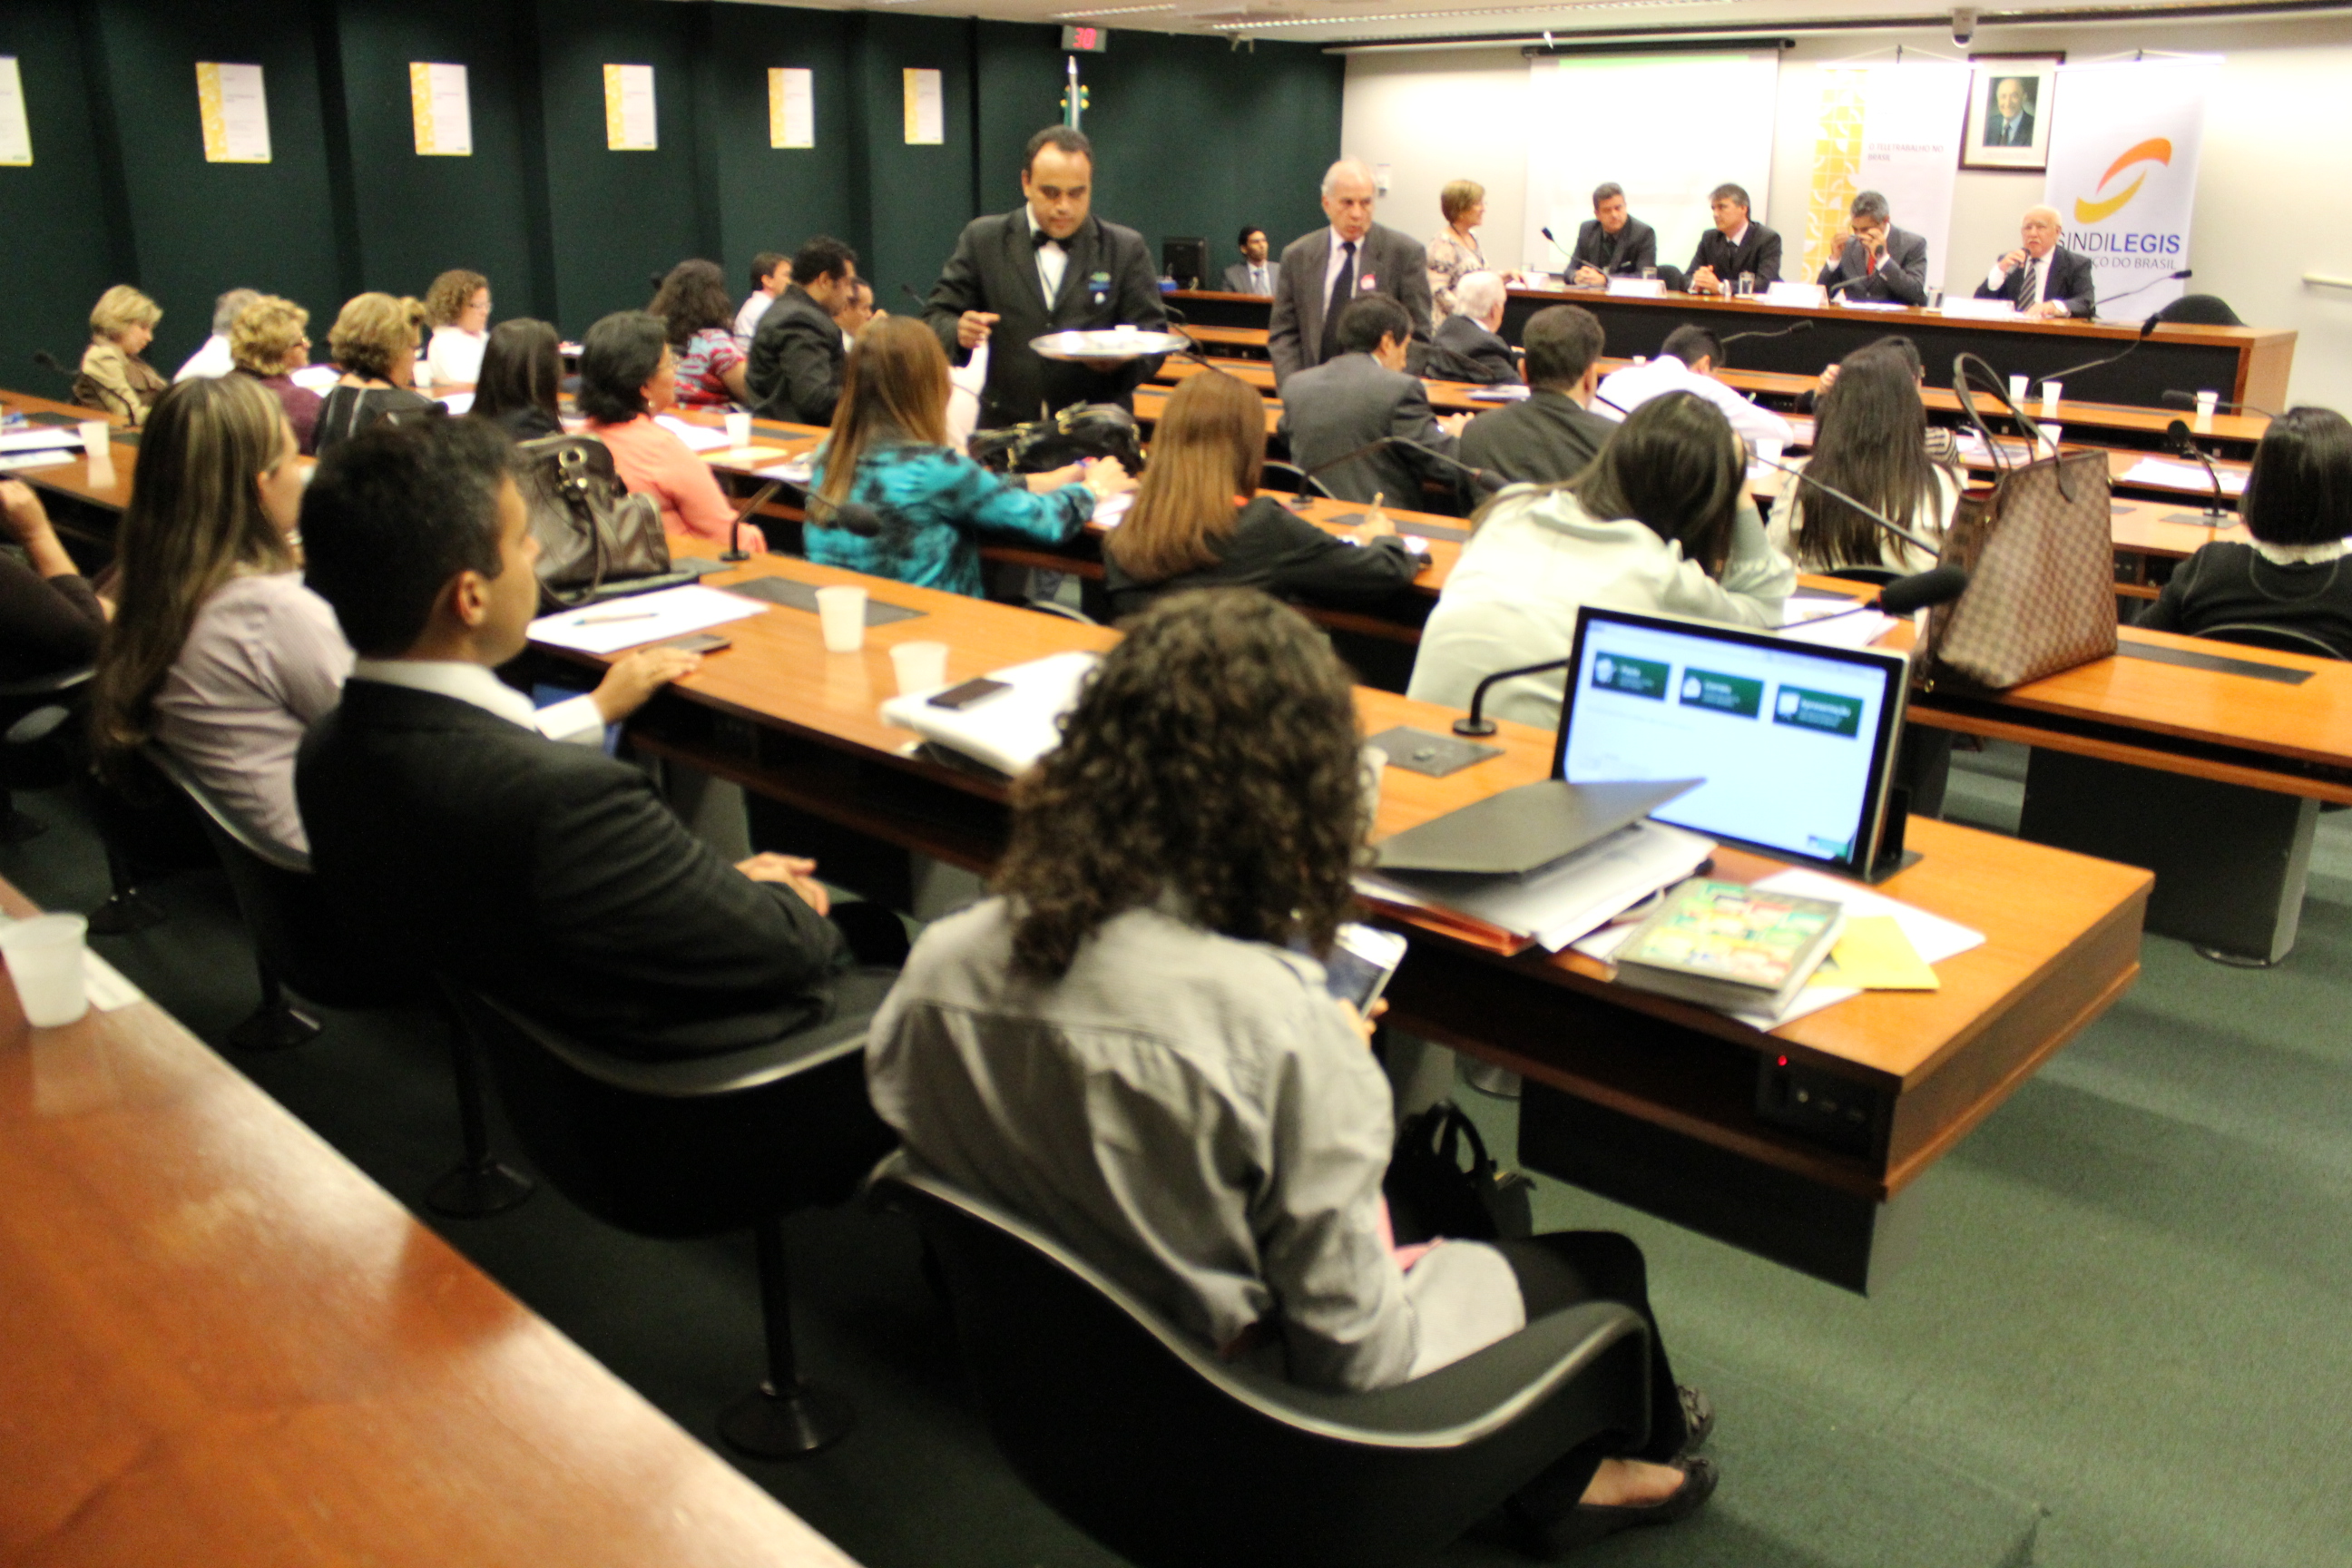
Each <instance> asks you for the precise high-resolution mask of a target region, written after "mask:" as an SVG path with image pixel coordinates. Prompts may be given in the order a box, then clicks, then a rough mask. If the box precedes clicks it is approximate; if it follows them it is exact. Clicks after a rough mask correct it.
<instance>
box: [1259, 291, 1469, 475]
mask: <svg viewBox="0 0 2352 1568" xmlns="http://www.w3.org/2000/svg"><path fill="white" fill-rule="evenodd" d="M1411 343H1412V317H1410V316H1408V315H1406V314H1405V310H1404V307H1403V306H1402V305H1400V304H1398V303H1397V302H1396V301H1395V300H1391V299H1390V298H1389V297H1388V296H1386V295H1384V294H1368V295H1366V296H1364V297H1363V298H1362V299H1360V300H1351V301H1350V302H1349V304H1348V306H1347V307H1346V308H1345V309H1344V310H1341V311H1340V312H1339V332H1338V334H1337V347H1338V348H1339V353H1338V354H1336V355H1335V356H1334V357H1333V358H1332V359H1331V360H1330V361H1329V362H1328V363H1324V364H1319V365H1317V366H1315V367H1314V368H1313V369H1311V370H1302V371H1300V372H1299V373H1298V374H1297V375H1294V376H1292V377H1291V378H1290V384H1289V386H1288V387H1287V388H1286V389H1285V390H1284V393H1283V397H1282V424H1281V426H1280V427H1279V433H1280V434H1281V435H1282V437H1284V438H1285V439H1286V440H1287V441H1288V442H1289V443H1290V458H1291V461H1293V462H1295V463H1297V465H1298V466H1299V467H1300V468H1307V469H1310V470H1311V469H1314V468H1318V467H1320V466H1321V465H1323V464H1325V463H1329V464H1331V465H1332V467H1330V468H1328V469H1326V470H1325V471H1323V472H1322V473H1320V474H1318V475H1317V479H1318V481H1319V482H1320V483H1321V484H1322V486H1323V487H1324V489H1328V490H1329V491H1330V492H1331V493H1332V494H1333V495H1335V496H1337V497H1339V499H1340V500H1354V501H1370V500H1375V499H1380V498H1385V500H1387V502H1388V504H1389V505H1391V506H1402V507H1405V508H1409V509H1411V510H1419V511H1458V510H1460V503H1459V500H1458V498H1457V495H1456V491H1457V489H1458V487H1457V486H1456V485H1455V482H1454V475H1455V473H1456V472H1457V471H1458V470H1457V469H1455V468H1454V466H1453V465H1452V464H1450V463H1447V462H1445V461H1444V458H1451V457H1453V456H1454V437H1456V436H1458V435H1460V434H1461V432H1462V427H1463V426H1465V425H1467V424H1468V423H1469V422H1470V416H1468V415H1467V414H1456V415H1452V416H1448V417H1446V418H1444V419H1440V418H1438V417H1436V416H1434V415H1433V414H1432V413H1431V412H1430V409H1429V394H1428V393H1427V391H1426V390H1424V389H1423V386H1422V384H1421V381H1420V378H1418V377H1417V376H1413V375H1410V374H1406V371H1405V356H1406V352H1407V350H1408V348H1409V347H1410V345H1411ZM1384 437H1394V438H1396V439H1398V440H1401V441H1409V442H1412V443H1414V444H1416V445H1417V446H1419V447H1425V448H1427V450H1426V451H1416V450H1414V449H1413V448H1412V447H1398V446H1389V447H1376V448H1374V449H1373V450H1371V451H1370V452H1366V453H1363V454H1362V455H1361V456H1360V457H1356V458H1352V459H1350V460H1349V461H1347V462H1344V463H1343V462H1339V461H1338V459H1339V458H1343V457H1346V456H1347V454H1349V453H1350V452H1353V451H1355V450H1356V449H1357V448H1358V447H1364V446H1369V445H1370V444H1371V443H1372V442H1375V441H1379V440H1381V439H1382V438H1384ZM1433 454H1434V455H1433ZM1423 479H1430V480H1433V481H1436V482H1437V483H1439V484H1441V485H1443V486H1444V492H1445V493H1444V495H1442V496H1438V497H1430V496H1428V495H1427V494H1426V492H1425V490H1424V488H1423Z"/></svg>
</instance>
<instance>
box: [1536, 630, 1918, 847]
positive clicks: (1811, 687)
mask: <svg viewBox="0 0 2352 1568" xmlns="http://www.w3.org/2000/svg"><path fill="white" fill-rule="evenodd" d="M1575 651H1576V662H1575V664H1574V665H1573V666H1572V667H1571V671H1570V679H1569V682H1568V691H1567V700H1565V701H1564V702H1563V703H1562V705H1561V708H1560V725H1559V748H1558V750H1557V752H1555V754H1554V756H1553V760H1552V766H1553V769H1554V771H1555V772H1556V773H1558V774H1559V776H1560V777H1561V778H1564V779H1566V780H1567V781H1568V782H1569V783H1570V784H1601V783H1610V782H1614V781H1620V780H1636V779H1674V778H1703V779H1705V780H1706V783H1705V784H1701V785H1700V786H1699V787H1698V788H1696V789H1695V790H1692V791H1691V792H1690V793H1689V794H1687V795H1683V796H1681V797H1679V798H1678V799H1676V800H1674V801H1672V802H1670V803H1669V804H1667V805H1664V806H1661V807H1660V808H1658V810H1656V811H1655V812H1654V813H1652V815H1653V816H1655V817H1656V818H1657V820H1659V821H1661V822H1670V823H1673V824H1675V826H1679V827H1687V828H1689V829H1691V830H1692V831H1693V832H1696V833H1704V834H1706V835H1708V836H1709V837H1716V838H1725V839H1730V840H1733V841H1735V842H1738V843H1741V844H1747V845H1750V846H1753V847H1756V848H1759V849H1762V850H1765V851H1767V852H1768V853H1770V854H1775V855H1781V856H1786V857H1789V858H1794V859H1800V860H1810V861H1811V862H1813V863H1815V864H1817V865H1824V866H1829V867H1832V868H1835V869H1838V870H1842V871H1845V872H1847V873H1849V874H1851V875H1853V876H1862V875H1864V874H1865V873H1866V872H1867V871H1868V869H1869V868H1870V863H1871V859H1872V857H1873V856H1874V853H1875V851H1876V849H1877V846H1878V836H1879V830H1880V828H1881V826H1883V824H1884V820H1885V806H1886V791H1887V785H1888V779H1889V775H1890V774H1891V773H1892V771H1893V763H1894V752H1895V737H1896V735H1898V734H1899V733H1900V729H1899V724H1900V721H1901V718H1902V713H1903V699H1904V692H1905V688H1906V669H1907V666H1906V662H1905V660H1904V658H1903V657H1902V656H1901V655H1900V654H1890V653H1880V652H1876V651H1873V650H1868V649H1862V650H1855V649H1848V648H1834V647H1816V646H1813V645H1810V644H1802V643H1792V642H1789V641H1786V640H1784V639H1782V638H1780V637H1773V636H1771V635H1769V633H1764V632H1753V631H1746V630H1742V629H1739V628H1738V627H1733V626H1717V625H1714V624H1712V623H1709V622H1705V621H1685V620H1676V619H1672V618H1669V617H1666V616H1641V615H1633V614H1631V613H1628V612H1626V611H1622V610H1601V609H1595V608H1592V607H1591V606H1590V605H1587V606H1586V607H1585V608H1584V609H1583V611H1582V612H1581V613H1580V616H1578V619H1577V627H1576V650H1575Z"/></svg>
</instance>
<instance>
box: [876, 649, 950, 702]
mask: <svg viewBox="0 0 2352 1568" xmlns="http://www.w3.org/2000/svg"><path fill="white" fill-rule="evenodd" d="M890 668H892V669H893V670H895V671H897V672H898V695H899V696H901V697H905V696H907V695H908V694H910V693H912V692H917V691H936V690H938V689H940V687H942V686H945V685H946V684H947V683H948V645H947V644H945V643H943V642H902V643H900V644H898V646H897V647H894V648H892V649H891V650H890Z"/></svg>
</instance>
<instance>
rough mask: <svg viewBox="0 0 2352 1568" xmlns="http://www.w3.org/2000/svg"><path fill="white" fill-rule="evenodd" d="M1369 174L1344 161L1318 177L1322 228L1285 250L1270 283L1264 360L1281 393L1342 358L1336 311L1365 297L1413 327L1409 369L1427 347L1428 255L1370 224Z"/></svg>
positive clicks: (1359, 163)
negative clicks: (1297, 378)
mask: <svg viewBox="0 0 2352 1568" xmlns="http://www.w3.org/2000/svg"><path fill="white" fill-rule="evenodd" d="M1373 191H1374V186H1373V184H1372V171H1371V169H1370V167H1369V166H1368V165H1367V164H1365V163H1363V161H1362V160H1360V159H1357V158H1342V159H1340V160H1339V162H1338V163H1334V164H1332V165H1331V167H1330V168H1329V169H1328V170H1326V171H1325V172H1324V174H1323V213H1324V216H1327V217H1328V218H1329V219H1330V220H1331V222H1330V225H1329V226H1328V227H1325V228H1318V229H1317V230H1316V231H1315V232H1314V233H1312V234H1309V235H1302V236H1301V237H1298V238H1297V239H1294V240H1292V241H1291V242H1290V243H1289V244H1288V245H1286V246H1285V247H1283V251H1282V266H1281V268H1280V269H1279V271H1278V272H1277V273H1276V277H1275V280H1274V311H1273V314H1272V317H1271V319H1270V321H1269V322H1268V324H1267V327H1266V334H1265V337H1266V352H1267V353H1269V354H1270V355H1271V356H1272V357H1273V360H1274V383H1275V387H1276V390H1277V391H1279V390H1281V388H1282V385H1283V384H1284V383H1285V382H1287V381H1288V380H1289V379H1290V378H1291V377H1292V376H1293V375H1295V374H1297V373H1298V372H1300V371H1302V370H1311V369H1313V368H1314V367H1315V366H1317V365H1318V364H1321V363H1323V362H1324V361H1326V360H1328V359H1335V358H1337V357H1338V356H1339V354H1340V353H1344V352H1345V351H1344V350H1342V349H1341V348H1340V347H1339V311H1340V310H1341V308H1343V307H1344V306H1345V305H1346V304H1347V303H1348V301H1349V300H1355V299H1360V298H1361V297H1363V296H1364V295H1368V294H1378V295H1383V296H1386V297H1387V298H1389V299H1391V300H1395V301H1396V302H1397V303H1398V305H1400V306H1401V307H1402V309H1403V310H1404V312H1405V319H1406V321H1409V322H1410V323H1411V324H1412V345H1411V347H1410V349H1409V351H1408V352H1409V354H1410V357H1411V359H1412V363H1413V368H1415V369H1416V370H1417V369H1419V368H1420V359H1421V356H1422V354H1423V353H1424V352H1425V349H1426V345H1427V344H1428V342H1429V331H1430V321H1429V312H1430V299H1429V268H1428V262H1429V254H1428V252H1427V251H1425V250H1423V248H1422V246H1421V242H1420V241H1419V240H1417V239H1414V238H1413V237H1412V236H1410V235H1405V234H1400V233H1398V232H1397V231H1396V230H1395V229H1392V228H1389V227H1387V226H1384V225H1381V224H1377V223H1374V222H1373V221H1372V196H1373Z"/></svg>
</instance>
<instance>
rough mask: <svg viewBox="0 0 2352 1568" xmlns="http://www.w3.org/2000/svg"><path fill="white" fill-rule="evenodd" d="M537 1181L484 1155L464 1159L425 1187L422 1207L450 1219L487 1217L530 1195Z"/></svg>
mask: <svg viewBox="0 0 2352 1568" xmlns="http://www.w3.org/2000/svg"><path fill="white" fill-rule="evenodd" d="M536 1186H537V1184H536V1183H534V1182H533V1181H532V1180H531V1179H530V1177H529V1176H526V1175H524V1174H523V1173H521V1172H520V1171H516V1170H511V1169H509V1167H507V1166H505V1165H502V1164H500V1163H499V1162H498V1161H497V1160H495V1159H492V1158H490V1157H488V1155H485V1156H484V1157H483V1158H482V1159H481V1161H480V1162H479V1163H476V1162H473V1161H467V1163H464V1164H461V1165H459V1166H458V1167H457V1169H456V1170H454V1171H451V1172H450V1173H448V1174H447V1175H446V1176H443V1177H442V1178H441V1179H440V1180H439V1181H437V1182H435V1183H434V1184H433V1185H432V1186H431V1187H429V1188H427V1189H426V1190H425V1207H426V1208H429V1209H431V1210H432V1211H433V1212H434V1213H435V1214H437V1215H447V1216H448V1217H449V1218H451V1219H488V1217H489V1216H490V1215H494V1214H504V1213H506V1211H507V1210H509V1209H510V1208H512V1207H514V1206H515V1205H517V1204H520V1202H522V1201H523V1199H525V1198H527V1197H529V1196H530V1194H531V1193H532V1192H533V1191H534V1190H535V1188H536Z"/></svg>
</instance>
